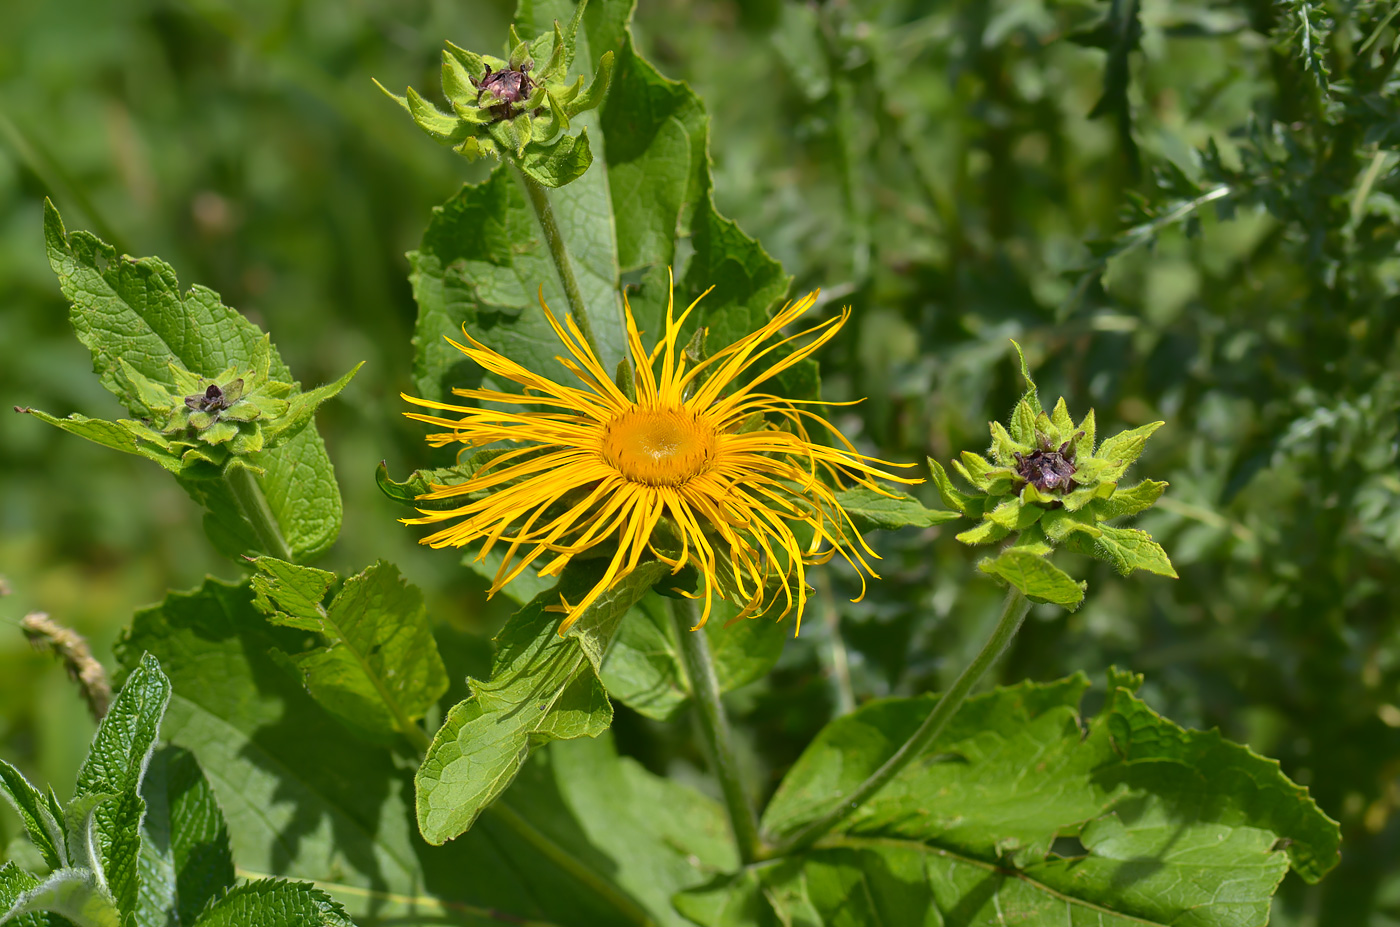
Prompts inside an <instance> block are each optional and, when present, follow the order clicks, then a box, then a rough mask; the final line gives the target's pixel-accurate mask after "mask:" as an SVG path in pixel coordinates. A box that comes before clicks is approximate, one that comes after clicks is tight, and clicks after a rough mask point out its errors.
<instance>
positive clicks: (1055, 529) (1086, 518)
mask: <svg viewBox="0 0 1400 927" xmlns="http://www.w3.org/2000/svg"><path fill="white" fill-rule="evenodd" d="M1040 527H1041V528H1043V529H1044V530H1045V536H1046V537H1048V538H1049V539H1050V540H1052V541H1054V542H1055V543H1057V544H1058V543H1059V542H1061V541H1063V540H1064V539H1065V538H1067V537H1069V536H1070V535H1071V534H1075V533H1080V534H1087V535H1089V536H1091V537H1098V534H1099V527H1098V524H1097V523H1096V522H1095V520H1094V516H1093V515H1092V514H1090V513H1089V512H1085V511H1084V510H1083V509H1080V510H1079V511H1073V510H1071V509H1070V508H1069V507H1068V506H1066V507H1065V508H1062V509H1051V510H1050V511H1048V512H1046V513H1045V517H1044V518H1042V519H1041V520H1040Z"/></svg>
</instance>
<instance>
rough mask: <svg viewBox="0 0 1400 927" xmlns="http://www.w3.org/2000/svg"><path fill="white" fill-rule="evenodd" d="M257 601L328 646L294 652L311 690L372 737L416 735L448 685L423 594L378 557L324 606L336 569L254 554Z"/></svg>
mask: <svg viewBox="0 0 1400 927" xmlns="http://www.w3.org/2000/svg"><path fill="white" fill-rule="evenodd" d="M254 566H255V567H256V568H257V570H258V573H259V575H257V576H255V577H253V581H252V582H253V589H254V590H255V591H256V592H257V594H258V598H257V603H256V604H257V606H258V607H259V608H260V609H262V610H263V611H264V612H265V613H266V614H268V615H269V616H270V617H271V619H272V621H273V623H274V624H281V625H286V626H287V627H293V628H298V629H300V630H303V631H315V632H318V633H320V634H321V635H322V636H323V637H324V638H325V640H326V646H324V647H320V648H317V649H314V650H310V651H306V652H298V653H295V654H293V655H292V658H291V659H292V661H293V662H294V663H295V664H296V665H297V667H298V668H299V669H300V670H301V672H302V673H303V674H304V675H305V678H306V687H307V690H308V691H309V692H310V693H311V695H312V696H313V697H314V698H315V699H316V700H317V701H318V702H320V703H321V704H322V705H323V706H325V708H326V710H327V711H329V712H330V713H331V714H333V715H335V717H336V718H337V719H338V720H339V721H340V722H341V723H342V724H344V725H345V726H346V727H348V728H350V729H351V730H353V731H355V732H356V733H358V734H360V735H361V736H364V737H366V738H368V739H371V740H380V741H386V740H390V739H392V738H394V737H395V736H396V735H399V734H404V735H408V736H410V737H412V738H417V737H420V736H421V733H420V732H419V731H415V730H414V728H416V727H417V722H418V720H419V719H420V718H422V717H423V714H424V713H425V712H426V711H427V710H428V707H429V706H431V705H433V704H434V703H436V702H437V700H438V699H439V698H440V697H441V696H442V694H443V693H444V692H446V691H447V670H446V668H445V667H444V666H443V663H442V657H441V656H440V655H439V654H438V650H437V644H436V643H435V642H434V640H433V632H432V627H431V626H430V624H429V622H428V613H427V610H426V609H425V607H424V605H423V594H422V593H421V592H419V591H418V589H417V587H415V586H410V585H408V584H407V583H406V582H405V581H404V580H403V578H402V577H401V576H400V575H399V571H398V569H397V568H395V567H394V566H393V565H392V564H389V563H386V562H385V561H383V560H381V561H379V562H378V563H376V564H375V565H374V566H371V567H370V568H369V569H367V570H365V571H364V572H362V573H360V574H358V575H356V576H352V577H350V578H349V579H347V580H346V581H345V585H344V586H343V587H342V588H341V589H340V591H339V592H338V593H337V594H336V596H335V598H334V599H333V600H332V601H331V603H330V606H329V607H324V606H322V605H321V600H322V599H323V598H324V597H325V594H326V591H327V590H328V589H329V588H330V585H331V582H332V581H333V580H334V578H335V577H334V574H331V573H326V572H325V571H322V570H316V569H312V568H309V567H301V566H296V565H294V564H290V563H285V562H283V561H281V560H275V559H273V558H271V557H259V558H258V559H257V560H255V561H254Z"/></svg>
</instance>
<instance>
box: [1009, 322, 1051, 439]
mask: <svg viewBox="0 0 1400 927" xmlns="http://www.w3.org/2000/svg"><path fill="white" fill-rule="evenodd" d="M1011 346H1012V347H1013V348H1015V349H1016V360H1017V361H1018V362H1019V363H1020V365H1021V379H1022V380H1024V381H1025V384H1026V392H1025V394H1024V395H1022V396H1021V402H1022V403H1024V404H1025V405H1026V407H1027V408H1028V409H1029V410H1030V418H1031V421H1034V420H1035V417H1036V416H1037V415H1039V414H1041V413H1042V412H1044V411H1045V410H1044V409H1042V408H1041V407H1040V393H1039V391H1038V390H1036V387H1035V380H1033V379H1031V368H1030V365H1029V364H1027V363H1026V352H1025V351H1023V350H1021V345H1020V344H1018V343H1017V342H1016V341H1015V340H1014V339H1013V340H1012V342H1011ZM1016 440H1018V441H1020V442H1021V443H1022V444H1031V445H1034V444H1035V436H1034V435H1033V434H1032V435H1030V437H1029V439H1025V438H1019V437H1018V438H1017V439H1016Z"/></svg>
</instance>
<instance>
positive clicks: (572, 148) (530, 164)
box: [520, 127, 593, 189]
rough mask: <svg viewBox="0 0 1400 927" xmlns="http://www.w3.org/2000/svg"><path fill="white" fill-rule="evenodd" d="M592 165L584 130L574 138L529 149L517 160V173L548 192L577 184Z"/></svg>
mask: <svg viewBox="0 0 1400 927" xmlns="http://www.w3.org/2000/svg"><path fill="white" fill-rule="evenodd" d="M592 163H593V152H592V150H591V149H590V148H589V145H588V129H587V128H586V127H585V128H584V130H583V131H582V132H580V133H579V134H578V135H562V136H560V137H559V139H558V140H557V141H555V142H554V143H553V144H550V145H531V146H530V147H529V148H527V149H526V150H525V156H524V157H523V158H521V159H520V169H521V170H522V171H524V172H525V173H526V174H528V175H530V176H531V177H533V178H534V179H535V180H536V181H538V182H539V183H541V184H543V185H544V186H546V187H550V188H551V189H552V188H555V187H562V186H564V185H565V184H569V183H573V182H574V181H575V180H578V179H579V178H580V177H582V176H583V173H584V171H586V170H588V168H589V165H591V164H592Z"/></svg>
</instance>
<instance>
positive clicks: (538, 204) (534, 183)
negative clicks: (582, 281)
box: [507, 158, 603, 361]
mask: <svg viewBox="0 0 1400 927" xmlns="http://www.w3.org/2000/svg"><path fill="white" fill-rule="evenodd" d="M507 161H508V162H509V163H510V165H511V167H513V168H515V176H516V177H518V178H520V183H521V184H522V185H524V187H525V198H526V199H528V200H529V201H530V205H531V207H533V208H534V210H535V218H537V219H539V220H540V231H541V232H542V233H543V234H544V241H545V244H546V245H548V246H549V256H550V258H552V259H553V261H554V270H555V271H556V272H557V273H558V274H559V285H560V286H562V287H563V288H564V299H565V300H566V301H567V302H568V303H569V313H570V314H571V315H572V316H573V317H574V324H576V325H577V326H578V330H579V331H580V332H582V333H583V340H584V341H587V342H588V346H589V347H590V348H592V349H593V354H594V356H595V357H597V358H598V360H599V361H602V360H603V356H602V354H600V353H599V351H598V339H597V338H595V337H594V336H593V323H592V322H591V321H590V320H589V318H588V307H587V306H586V305H584V302H583V291H582V290H580V289H579V288H578V277H576V276H574V265H573V261H572V260H571V259H570V257H569V249H568V247H567V246H566V245H565V244H564V236H563V234H562V233H561V232H560V231H559V221H558V220H557V219H556V218H555V217H554V207H553V206H551V205H550V202H549V191H548V190H546V189H545V187H544V184H542V183H540V182H539V181H538V180H535V179H534V178H533V177H531V176H530V175H529V174H527V173H525V172H524V171H523V170H521V169H520V165H519V164H517V163H516V162H515V161H514V160H512V159H509V158H508V159H507Z"/></svg>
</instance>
